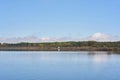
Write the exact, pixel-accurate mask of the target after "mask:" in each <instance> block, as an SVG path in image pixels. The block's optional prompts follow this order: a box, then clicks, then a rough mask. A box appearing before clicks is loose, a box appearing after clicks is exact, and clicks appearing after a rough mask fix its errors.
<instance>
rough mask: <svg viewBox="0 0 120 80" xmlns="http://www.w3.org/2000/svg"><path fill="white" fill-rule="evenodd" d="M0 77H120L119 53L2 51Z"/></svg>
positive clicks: (87, 79) (36, 79)
mask: <svg viewBox="0 0 120 80" xmlns="http://www.w3.org/2000/svg"><path fill="white" fill-rule="evenodd" d="M0 80H120V55H119V54H112V53H111V54H110V53H108V52H9V51H8V52H7V51H1V52H0Z"/></svg>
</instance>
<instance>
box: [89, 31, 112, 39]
mask: <svg viewBox="0 0 120 80" xmlns="http://www.w3.org/2000/svg"><path fill="white" fill-rule="evenodd" d="M88 40H94V41H110V35H107V34H103V33H99V32H98V33H95V34H93V35H91V36H90V37H88Z"/></svg>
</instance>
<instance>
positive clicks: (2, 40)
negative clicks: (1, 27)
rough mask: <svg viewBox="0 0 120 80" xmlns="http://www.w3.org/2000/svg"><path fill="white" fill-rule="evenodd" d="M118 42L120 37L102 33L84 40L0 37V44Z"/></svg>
mask: <svg viewBox="0 0 120 80" xmlns="http://www.w3.org/2000/svg"><path fill="white" fill-rule="evenodd" d="M91 40H92V41H120V36H112V35H108V34H104V33H100V32H97V33H94V34H93V35H90V36H88V37H85V38H71V37H60V38H56V37H41V38H38V37H35V36H26V37H11V38H7V37H0V43H19V42H56V41H58V42H62V41H91Z"/></svg>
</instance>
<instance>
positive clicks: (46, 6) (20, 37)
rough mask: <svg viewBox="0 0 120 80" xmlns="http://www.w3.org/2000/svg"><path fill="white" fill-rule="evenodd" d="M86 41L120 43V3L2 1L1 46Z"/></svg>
mask: <svg viewBox="0 0 120 80" xmlns="http://www.w3.org/2000/svg"><path fill="white" fill-rule="evenodd" d="M82 40H95V41H119V40H120V0H0V42H8V43H9V42H44V41H82Z"/></svg>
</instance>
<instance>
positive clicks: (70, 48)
mask: <svg viewBox="0 0 120 80" xmlns="http://www.w3.org/2000/svg"><path fill="white" fill-rule="evenodd" d="M59 50H60V51H119V48H115V47H109V48H108V47H98V48H97V47H60V49H59ZM0 51H58V48H57V47H42V48H41V47H0Z"/></svg>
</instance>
